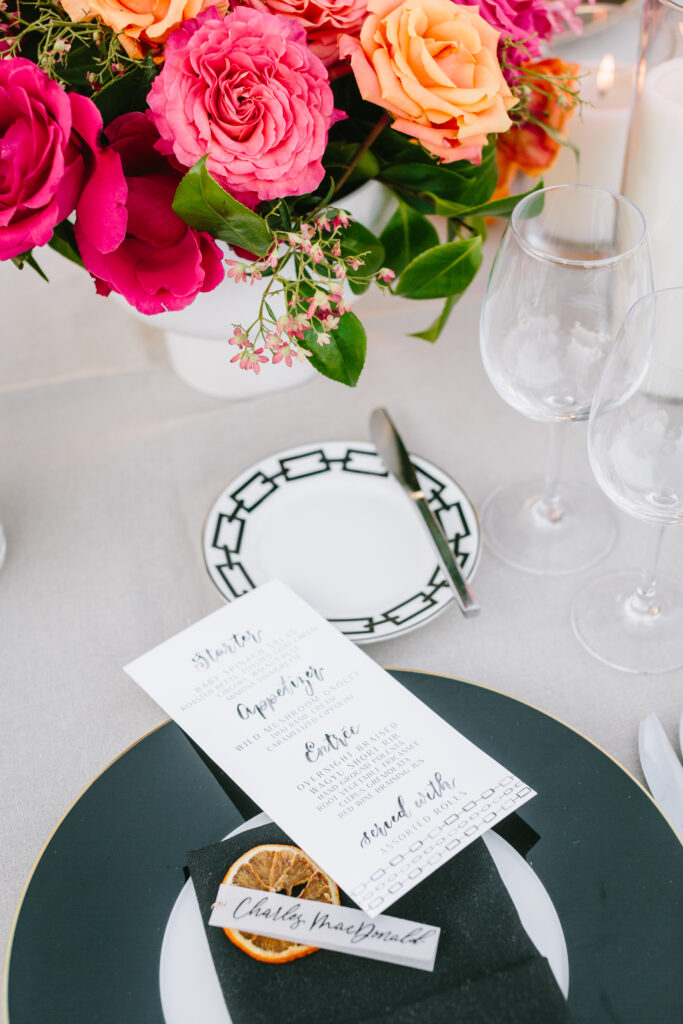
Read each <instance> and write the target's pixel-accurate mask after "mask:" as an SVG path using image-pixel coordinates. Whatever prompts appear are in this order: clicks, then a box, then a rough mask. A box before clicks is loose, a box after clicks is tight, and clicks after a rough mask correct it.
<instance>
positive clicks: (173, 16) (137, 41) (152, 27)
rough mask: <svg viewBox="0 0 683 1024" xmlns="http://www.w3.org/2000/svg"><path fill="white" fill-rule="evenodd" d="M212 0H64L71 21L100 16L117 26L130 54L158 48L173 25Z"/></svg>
mask: <svg viewBox="0 0 683 1024" xmlns="http://www.w3.org/2000/svg"><path fill="white" fill-rule="evenodd" d="M211 2H212V0H62V7H63V8H64V10H65V11H66V13H67V14H68V15H69V17H70V18H71V20H72V21H90V20H91V19H92V18H98V19H99V21H101V22H102V24H103V25H106V26H107V27H108V28H112V29H114V31H115V32H116V33H117V35H118V37H119V39H120V41H121V45H122V46H123V48H124V50H125V51H126V53H127V54H128V56H129V57H143V56H144V55H145V52H146V50H147V49H150V48H153V49H156V48H158V47H159V46H160V45H161V44H162V43H164V42H165V41H166V39H167V38H168V36H169V34H170V33H171V32H172V31H173V29H174V28H177V26H178V25H180V23H181V22H183V21H187V19H188V18H195V17H196V16H197V15H198V14H199V12H200V11H201V10H203V8H204V7H209V6H211ZM214 2H215V0H214Z"/></svg>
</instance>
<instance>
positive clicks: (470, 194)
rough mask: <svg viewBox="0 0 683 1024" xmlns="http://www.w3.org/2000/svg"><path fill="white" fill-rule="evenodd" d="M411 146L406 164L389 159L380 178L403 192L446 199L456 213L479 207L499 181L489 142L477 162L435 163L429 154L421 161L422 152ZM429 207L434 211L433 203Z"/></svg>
mask: <svg viewBox="0 0 683 1024" xmlns="http://www.w3.org/2000/svg"><path fill="white" fill-rule="evenodd" d="M384 134H386V133H384ZM395 134H396V133H395ZM382 138H384V136H382ZM413 149H414V155H413V156H412V157H411V160H410V162H409V163H394V162H392V161H390V160H388V161H387V163H386V165H383V166H382V169H381V171H380V173H379V175H378V178H379V180H380V181H383V182H385V183H386V184H388V185H391V186H392V187H395V188H397V189H398V190H399V191H402V192H404V193H405V192H412V193H415V194H417V195H418V196H420V197H422V198H423V199H424V198H428V199H429V201H430V203H432V204H433V203H434V202H435V200H436V199H441V200H446V201H447V202H448V203H452V204H453V206H454V207H455V208H457V209H458V212H462V211H464V210H469V209H472V208H474V207H475V206H479V205H481V204H482V203H485V202H487V200H488V199H489V198H490V197H491V194H492V193H493V190H494V188H495V187H496V182H497V180H498V168H497V166H496V156H495V146H494V145H493V144H492V143H489V145H487V146H486V147H485V148H484V150H483V152H482V159H481V164H479V165H477V164H471V163H468V162H467V161H463V160H456V161H455V162H453V163H451V164H437V163H436V162H435V161H434V160H433V159H429V157H427V159H428V162H427V163H424V162H422V161H421V160H420V159H418V155H419V154H420V153H421V152H423V151H421V150H420V149H419V147H413ZM425 155H426V154H425ZM431 209H432V212H434V206H433V205H432V208H431Z"/></svg>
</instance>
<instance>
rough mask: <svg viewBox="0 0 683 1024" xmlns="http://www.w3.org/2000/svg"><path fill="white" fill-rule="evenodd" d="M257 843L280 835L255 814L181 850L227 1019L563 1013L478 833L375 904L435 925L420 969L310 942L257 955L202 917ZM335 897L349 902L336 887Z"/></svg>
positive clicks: (461, 1019)
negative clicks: (286, 952) (262, 958)
mask: <svg viewBox="0 0 683 1024" xmlns="http://www.w3.org/2000/svg"><path fill="white" fill-rule="evenodd" d="M262 843H291V840H290V839H289V838H288V837H287V836H286V835H285V833H284V832H283V831H282V830H281V829H280V828H278V826H277V825H275V824H269V825H263V826H261V827H260V828H258V829H252V830H250V831H248V832H244V833H241V834H240V835H237V836H233V837H232V838H230V839H226V840H224V841H223V842H221V843H216V844H215V845H214V846H207V847H205V848H204V849H202V850H195V851H193V852H191V853H189V854H188V860H189V866H190V873H191V875H192V881H193V882H194V887H195V890H196V893H197V899H198V900H199V906H200V909H201V913H202V920H203V921H204V927H205V929H206V934H207V936H208V940H209V946H210V948H211V955H212V957H213V962H214V965H215V967H216V972H217V974H218V979H219V981H220V984H221V988H222V989H223V995H224V997H225V1002H226V1004H227V1006H228V1009H229V1011H230V1016H231V1017H232V1020H233V1024H274V1022H278V1024H280V1022H282V1024H320V1021H321V1020H324V1021H325V1024H362V1022H370V1021H372V1022H374V1024H384V1022H386V1024H389V1022H391V1024H418V1022H419V1024H570V1022H572V1021H573V1020H574V1018H573V1017H572V1015H571V1014H570V1012H569V1009H568V1007H567V1004H566V1002H565V1000H564V998H563V996H562V993H561V992H560V990H559V989H558V987H557V984H556V982H555V979H554V977H553V974H552V972H551V970H550V967H549V966H548V962H547V960H545V958H543V957H541V956H540V954H539V953H538V951H537V950H536V948H535V946H534V945H533V943H532V942H531V940H530V939H529V937H528V936H527V934H526V932H525V931H524V929H523V927H522V925H521V922H520V920H519V917H518V915H517V911H516V910H515V906H514V904H513V902H512V900H511V899H510V896H509V894H508V892H507V889H506V888H505V886H504V885H503V883H502V881H501V879H500V876H499V874H498V871H497V870H496V867H495V864H494V863H493V860H492V859H491V857H490V855H489V852H488V850H487V849H486V846H485V844H484V843H483V842H482V840H481V839H480V840H477V841H476V842H474V843H472V844H471V845H470V846H468V847H467V848H466V849H464V850H463V851H462V852H461V853H459V854H458V855H457V856H456V857H453V858H452V859H451V860H450V861H448V863H447V864H444V865H443V866H442V867H441V868H439V869H438V870H437V871H436V872H434V873H433V874H432V875H430V876H429V877H428V878H426V879H425V880H424V881H423V882H421V883H420V884H419V885H418V886H417V887H416V888H415V889H412V890H411V891H410V892H409V893H407V894H406V895H405V896H403V897H402V898H401V899H400V900H398V901H397V902H396V903H395V904H393V905H392V906H391V908H390V909H389V910H388V911H387V912H388V913H390V914H391V915H392V916H394V917H402V918H407V919H409V920H412V921H417V922H420V923H423V924H431V925H438V926H439V927H440V928H441V937H440V940H439V948H438V951H437V954H436V965H435V968H434V971H433V972H432V973H429V972H426V971H419V970H416V969H414V968H411V967H402V966H399V965H397V964H387V963H381V962H379V961H375V960H366V959H362V958H360V957H355V956H347V955H345V954H342V953H332V952H329V951H327V950H320V951H318V952H317V953H313V954H312V955H311V956H307V957H303V958H301V959H299V960H293V961H290V962H289V963H286V964H264V963H260V962H259V961H257V960H254V959H252V958H251V957H249V956H247V954H245V953H243V952H242V951H241V950H239V949H238V948H237V947H236V946H235V945H233V943H232V942H230V940H229V939H228V938H227V937H226V936H225V934H224V933H223V931H222V929H221V928H215V927H210V926H209V924H208V920H209V917H210V915H211V904H212V903H213V902H214V900H215V899H216V894H217V892H218V887H219V885H220V884H221V882H222V881H223V878H224V877H225V874H226V871H227V869H228V868H229V867H230V865H231V864H232V863H233V862H234V861H235V860H237V858H238V857H240V856H241V855H242V854H243V853H246V851H247V850H250V849H251V848H252V847H254V846H258V845H260V844H262ZM341 899H342V903H344V904H346V905H348V906H354V904H353V903H352V901H351V900H349V899H348V898H347V897H346V895H345V894H344V893H341Z"/></svg>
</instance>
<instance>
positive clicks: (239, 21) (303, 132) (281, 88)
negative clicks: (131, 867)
mask: <svg viewBox="0 0 683 1024" xmlns="http://www.w3.org/2000/svg"><path fill="white" fill-rule="evenodd" d="M147 101H148V103H149V106H150V109H151V111H152V118H153V120H154V123H155V124H156V126H157V128H158V130H159V133H160V135H161V137H162V139H163V144H162V147H163V152H166V153H171V152H172V153H173V154H174V155H175V157H176V159H177V160H178V161H179V162H180V163H181V164H183V165H184V166H185V167H192V166H193V164H195V163H196V162H197V160H199V159H200V158H201V157H202V156H204V155H205V154H208V160H207V168H208V170H209V171H210V173H211V174H212V175H213V177H214V178H216V180H217V181H219V182H220V183H221V185H223V187H224V188H225V189H227V190H228V191H229V192H232V193H233V195H235V196H236V197H237V198H238V199H241V200H242V201H246V202H250V203H251V205H253V203H254V202H256V201H258V200H262V199H277V198H280V197H282V196H293V195H296V196H298V195H303V194H304V193H307V192H311V191H313V190H314V189H315V188H316V187H317V186H318V185H319V184H320V182H321V180H322V178H323V174H324V171H323V166H322V163H321V158H322V155H323V153H324V151H325V146H326V145H327V132H328V129H329V127H330V125H331V124H333V123H334V121H335V120H337V118H338V117H339V116H340V115H339V113H338V112H337V111H335V110H334V102H333V97H332V90H331V88H330V85H329V82H328V79H327V72H326V71H325V67H324V65H323V64H322V63H321V61H320V60H318V58H317V57H316V56H315V55H314V54H312V53H311V51H310V50H309V49H308V47H307V45H306V33H305V31H304V29H303V28H302V26H301V25H299V24H298V23H297V22H296V21H292V20H289V19H285V18H281V17H279V16H277V15H274V14H266V13H263V12H262V11H255V10H252V9H250V8H248V7H238V8H237V9H236V10H235V11H234V12H233V13H231V14H228V15H227V17H225V18H223V17H221V15H220V14H219V13H218V12H217V11H216V10H215V8H212V9H211V10H209V11H206V12H205V13H204V14H200V15H199V17H198V18H196V19H193V20H192V21H188V22H185V24H184V25H182V26H181V27H180V28H178V29H176V31H175V32H173V34H172V35H171V36H170V37H169V40H168V42H167V44H166V57H165V61H164V66H163V69H162V71H161V73H160V74H159V75H158V76H157V78H156V79H155V80H154V83H153V85H152V88H151V90H150V93H149V96H148V99H147Z"/></svg>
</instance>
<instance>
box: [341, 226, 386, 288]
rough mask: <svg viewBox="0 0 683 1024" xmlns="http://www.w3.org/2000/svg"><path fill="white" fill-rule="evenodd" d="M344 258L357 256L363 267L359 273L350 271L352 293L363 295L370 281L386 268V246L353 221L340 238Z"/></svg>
mask: <svg viewBox="0 0 683 1024" xmlns="http://www.w3.org/2000/svg"><path fill="white" fill-rule="evenodd" d="M340 244H341V252H342V258H343V259H347V258H349V257H353V256H357V257H358V258H359V259H362V260H363V265H362V266H361V267H359V269H358V270H357V271H354V270H350V269H349V271H348V282H349V286H350V287H351V291H352V292H354V293H355V294H356V295H360V294H362V292H364V291H366V290H367V289H368V287H369V285H370V280H371V278H372V277H373V275H374V274H376V273H377V271H378V270H379V269H380V268H381V267H383V266H384V246H383V245H382V243H381V242H380V240H379V238H378V237H377V235H373V233H372V231H370V230H368V228H366V227H365V226H364V225H363V224H361V223H359V221H357V220H352V221H351V223H350V224H349V226H348V227H347V228H344V230H343V231H342V234H341V238H340Z"/></svg>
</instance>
